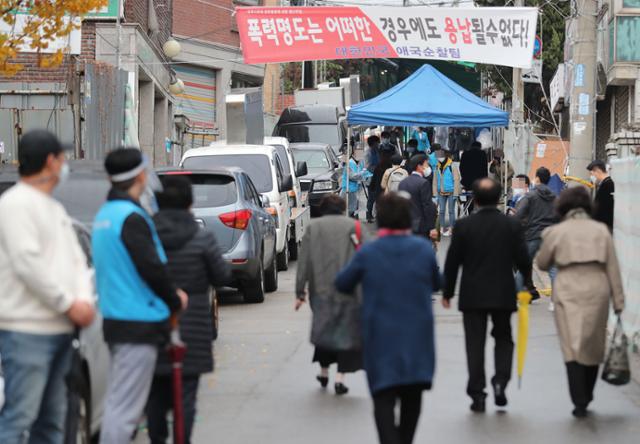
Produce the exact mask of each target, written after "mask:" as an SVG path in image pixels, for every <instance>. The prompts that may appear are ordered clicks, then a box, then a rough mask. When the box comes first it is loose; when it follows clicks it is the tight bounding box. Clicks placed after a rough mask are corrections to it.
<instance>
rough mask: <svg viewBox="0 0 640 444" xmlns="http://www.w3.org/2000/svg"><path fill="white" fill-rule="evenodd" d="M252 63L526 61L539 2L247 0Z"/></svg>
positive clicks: (246, 49) (245, 30)
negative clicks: (252, 3) (298, 2)
mask: <svg viewBox="0 0 640 444" xmlns="http://www.w3.org/2000/svg"><path fill="white" fill-rule="evenodd" d="M236 18H237V21H238V31H239V32H240V40H241V43H242V53H243V56H244V61H245V62H246V63H253V64H255V63H281V62H299V61H304V60H325V59H326V60H333V59H369V58H371V59H373V58H406V59H428V60H446V61H465V62H475V63H485V64H494V65H504V66H514V67H521V68H528V67H530V66H531V61H532V59H533V50H534V43H535V36H536V24H537V19H538V9H537V8H515V7H514V8H509V7H502V8H430V7H410V8H398V7H384V6H381V7H378V6H364V7H356V6H345V7H246V8H237V9H236Z"/></svg>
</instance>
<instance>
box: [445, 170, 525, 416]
mask: <svg viewBox="0 0 640 444" xmlns="http://www.w3.org/2000/svg"><path fill="white" fill-rule="evenodd" d="M473 192H474V194H475V199H476V205H477V206H479V209H478V211H477V212H475V213H474V214H472V215H471V216H468V217H465V218H463V219H460V220H459V221H458V222H457V223H456V225H455V227H454V229H453V236H452V238H451V246H450V247H449V251H448V252H447V259H446V262H445V267H444V274H445V284H444V291H443V299H442V304H443V306H444V307H445V308H450V306H451V302H450V301H451V299H452V298H453V296H454V291H455V288H456V280H457V278H458V269H459V268H460V267H461V266H462V282H461V284H460V302H459V303H458V308H459V309H460V311H461V312H462V318H463V323H464V333H465V344H466V349H467V366H468V370H469V382H468V384H467V394H468V395H469V396H470V397H471V399H472V401H473V403H472V404H471V410H472V411H474V412H484V411H485V398H486V393H485V391H484V389H485V385H486V381H485V370H484V356H485V342H486V335H487V320H488V318H491V321H492V323H493V329H492V330H491V335H492V336H493V338H494V340H495V354H494V356H495V369H496V374H495V376H494V377H493V378H492V380H491V383H492V385H493V389H494V394H495V403H496V405H498V406H505V405H506V404H507V398H506V395H505V389H506V387H507V384H508V383H509V380H510V379H511V365H512V361H513V340H512V337H511V314H512V313H513V312H514V311H516V309H517V305H516V283H515V279H514V276H513V269H514V268H517V269H518V270H520V272H521V273H522V275H523V276H525V284H526V286H527V287H530V286H531V259H530V258H529V254H528V253H527V246H526V244H525V241H524V233H523V229H522V225H521V224H520V223H519V222H518V220H516V219H514V218H512V217H509V216H506V215H504V214H502V213H501V212H500V210H498V208H497V205H498V201H499V199H500V196H501V187H500V184H499V183H497V182H496V181H494V180H492V179H489V178H485V179H481V180H479V181H477V182H476V183H475V184H474V186H473Z"/></svg>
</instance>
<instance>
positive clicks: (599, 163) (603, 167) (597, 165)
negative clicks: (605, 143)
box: [587, 159, 607, 173]
mask: <svg viewBox="0 0 640 444" xmlns="http://www.w3.org/2000/svg"><path fill="white" fill-rule="evenodd" d="M595 169H599V170H600V171H602V172H603V173H606V172H607V164H606V163H604V162H603V161H602V160H597V159H596V160H594V161H593V162H591V163H590V164H589V166H587V170H589V171H593V170H595Z"/></svg>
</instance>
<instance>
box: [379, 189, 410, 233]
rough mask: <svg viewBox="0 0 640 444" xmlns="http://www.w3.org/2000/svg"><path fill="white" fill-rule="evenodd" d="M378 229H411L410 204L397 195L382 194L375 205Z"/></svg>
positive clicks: (407, 200)
mask: <svg viewBox="0 0 640 444" xmlns="http://www.w3.org/2000/svg"><path fill="white" fill-rule="evenodd" d="M376 208H377V210H378V227H380V228H388V229H391V230H407V229H409V228H411V202H410V201H409V199H407V198H405V197H402V196H400V195H399V194H398V193H387V194H383V195H382V196H381V197H380V198H378V201H377V203H376Z"/></svg>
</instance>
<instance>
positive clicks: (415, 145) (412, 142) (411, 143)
mask: <svg viewBox="0 0 640 444" xmlns="http://www.w3.org/2000/svg"><path fill="white" fill-rule="evenodd" d="M407 146H408V147H411V148H418V139H409V141H408V142H407Z"/></svg>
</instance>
